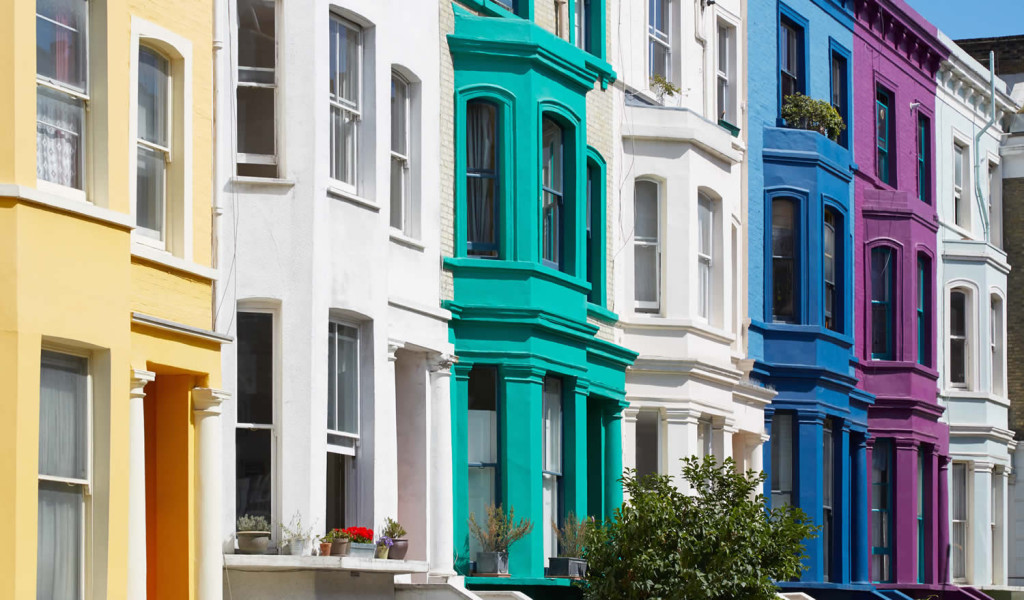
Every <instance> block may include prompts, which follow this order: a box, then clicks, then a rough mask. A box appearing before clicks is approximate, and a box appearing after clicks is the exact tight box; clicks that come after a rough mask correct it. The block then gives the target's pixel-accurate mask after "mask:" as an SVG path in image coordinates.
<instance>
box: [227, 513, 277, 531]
mask: <svg viewBox="0 0 1024 600" xmlns="http://www.w3.org/2000/svg"><path fill="white" fill-rule="evenodd" d="M235 531H270V521H267V518H266V517H264V516H263V515H242V516H240V517H238V521H236V522H235Z"/></svg>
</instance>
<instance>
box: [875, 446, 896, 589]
mask: <svg viewBox="0 0 1024 600" xmlns="http://www.w3.org/2000/svg"><path fill="white" fill-rule="evenodd" d="M892 455H893V446H892V440H891V439H889V438H877V439H876V440H875V446H874V449H873V450H872V455H871V534H872V538H871V573H870V577H871V583H889V582H891V581H892V580H893V572H894V569H893V560H892V559H893V552H892V542H893V539H892V532H893V519H892V512H893V511H892V509H893V502H892V499H893V490H892V487H893V472H892V466H893V460H892ZM878 534H881V535H883V536H884V538H883V539H882V540H878V539H875V538H876V536H877V535H878ZM876 557H880V559H879V563H878V564H880V569H879V571H878V572H877V573H876V570H875V566H876ZM876 574H878V575H881V576H880V577H876Z"/></svg>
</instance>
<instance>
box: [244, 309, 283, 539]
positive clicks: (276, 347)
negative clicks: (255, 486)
mask: <svg viewBox="0 0 1024 600" xmlns="http://www.w3.org/2000/svg"><path fill="white" fill-rule="evenodd" d="M236 313H256V314H266V315H270V318H271V352H272V354H273V359H272V361H273V375H272V377H273V390H272V398H271V423H270V424H269V425H267V424H264V423H245V422H239V421H237V420H236V421H235V429H236V430H237V429H248V430H256V429H263V430H269V431H270V511H271V518H272V520H275V521H277V522H280V519H281V511H280V498H281V495H280V490H279V489H278V463H277V461H278V455H279V449H278V443H279V432H278V423H279V421H280V414H281V410H280V404H279V403H280V398H281V384H282V377H281V373H282V370H281V364H282V362H281V361H282V356H281V342H280V339H281V337H280V327H281V318H280V312H279V310H278V309H277V307H275V306H271V305H270V303H263V302H258V301H257V302H255V303H249V302H240V303H239V305H238V307H237V309H236ZM236 323H237V320H236ZM236 338H237V331H236ZM235 367H236V377H237V367H238V361H237V359H236V361H235ZM236 401H237V396H236ZM233 442H234V443H235V444H236V446H235V447H236V450H237V438H236V439H235V440H233ZM236 460H237V455H236ZM236 478H237V474H236ZM273 537H274V538H275V539H276V538H277V533H276V532H273Z"/></svg>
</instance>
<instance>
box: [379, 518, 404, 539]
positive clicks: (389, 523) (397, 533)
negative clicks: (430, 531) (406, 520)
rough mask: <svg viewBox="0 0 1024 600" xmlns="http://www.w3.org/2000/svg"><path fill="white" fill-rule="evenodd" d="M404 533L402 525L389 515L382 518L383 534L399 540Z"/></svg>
mask: <svg viewBox="0 0 1024 600" xmlns="http://www.w3.org/2000/svg"><path fill="white" fill-rule="evenodd" d="M405 533H406V532H405V528H404V527H402V525H401V524H400V523H399V522H398V521H396V520H394V519H392V518H391V517H387V518H385V519H384V533H383V535H385V536H387V537H389V538H391V539H393V540H400V539H402V538H404V537H405Z"/></svg>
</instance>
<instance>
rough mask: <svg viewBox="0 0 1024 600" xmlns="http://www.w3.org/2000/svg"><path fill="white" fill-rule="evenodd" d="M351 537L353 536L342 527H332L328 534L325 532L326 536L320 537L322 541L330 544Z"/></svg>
mask: <svg viewBox="0 0 1024 600" xmlns="http://www.w3.org/2000/svg"><path fill="white" fill-rule="evenodd" d="M349 539H352V536H350V535H349V534H348V533H347V532H345V531H343V530H341V529H332V530H330V531H328V532H327V533H326V534H324V536H323V537H321V538H320V541H321V542H323V543H325V544H329V543H333V542H340V541H342V540H349Z"/></svg>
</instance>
